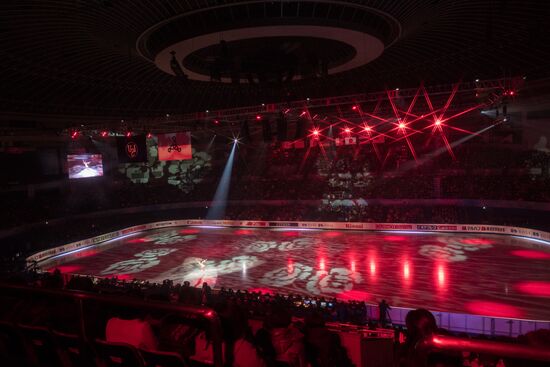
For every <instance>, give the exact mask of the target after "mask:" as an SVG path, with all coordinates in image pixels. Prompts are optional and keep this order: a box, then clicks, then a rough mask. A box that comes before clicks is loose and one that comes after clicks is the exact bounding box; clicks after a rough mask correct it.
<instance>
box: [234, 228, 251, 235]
mask: <svg viewBox="0 0 550 367" xmlns="http://www.w3.org/2000/svg"><path fill="white" fill-rule="evenodd" d="M251 233H252V231H251V230H249V229H237V230H236V231H235V234H238V235H241V236H245V235H249V234H251Z"/></svg>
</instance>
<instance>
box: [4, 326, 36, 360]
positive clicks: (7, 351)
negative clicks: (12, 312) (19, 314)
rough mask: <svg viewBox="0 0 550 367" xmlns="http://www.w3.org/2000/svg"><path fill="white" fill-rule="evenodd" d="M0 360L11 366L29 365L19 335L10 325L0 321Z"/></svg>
mask: <svg viewBox="0 0 550 367" xmlns="http://www.w3.org/2000/svg"><path fill="white" fill-rule="evenodd" d="M0 358H1V360H2V361H3V363H6V364H7V365H11V366H26V365H28V364H29V361H28V359H27V351H26V348H25V344H24V342H23V339H22V335H21V333H20V332H19V331H18V330H17V329H16V327H15V326H14V325H12V324H10V323H7V322H4V321H0Z"/></svg>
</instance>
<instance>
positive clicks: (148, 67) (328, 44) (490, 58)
mask: <svg viewBox="0 0 550 367" xmlns="http://www.w3.org/2000/svg"><path fill="white" fill-rule="evenodd" d="M0 9H1V11H0V57H1V59H2V62H1V63H0V72H1V73H2V79H3V80H2V81H3V83H2V84H3V88H1V89H0V110H1V111H2V112H3V114H2V118H0V119H6V118H11V117H9V116H19V115H20V116H24V118H27V117H25V116H29V118H32V119H35V118H38V117H40V118H42V117H44V116H60V117H65V116H69V118H70V116H79V117H80V116H91V117H94V116H95V117H97V118H105V119H108V118H113V119H115V118H118V121H120V119H127V120H131V119H136V118H139V117H140V116H163V115H165V114H167V113H173V114H179V113H186V112H195V111H204V110H206V109H210V110H214V109H221V108H232V107H239V106H247V105H252V104H258V105H259V104H261V103H272V102H282V101H287V100H292V99H305V98H307V97H310V98H317V97H328V96H337V95H345V94H353V93H361V92H368V91H376V90H381V89H384V88H397V87H400V88H407V87H412V86H416V85H418V84H419V83H421V82H424V83H425V84H426V85H437V84H446V83H454V82H456V81H458V80H460V79H462V80H474V79H476V78H480V79H492V78H501V77H503V76H511V75H527V76H528V78H529V79H528V80H533V79H537V78H538V79H541V78H546V77H550V63H548V59H549V58H550V35H549V32H550V31H549V28H548V27H547V19H549V18H550V7H548V6H547V4H546V3H545V2H544V1H539V0H491V1H487V0H470V1H456V0H339V1H336V0H332V1H331V0H280V1H273V0H270V1H267V0H265V1H264V0H254V1H252V0H205V1H180V0H133V1H125V0H89V1H69V0H49V1H47V2H36V1H32V0H20V1H13V0H11V1H10V0H8V1H3V2H2V3H1V4H0ZM174 60H175V61H174ZM6 116H8V117H6ZM24 118H23V117H22V118H20V119H24Z"/></svg>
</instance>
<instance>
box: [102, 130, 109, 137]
mask: <svg viewBox="0 0 550 367" xmlns="http://www.w3.org/2000/svg"><path fill="white" fill-rule="evenodd" d="M107 135H109V133H108V132H107V131H102V132H101V137H103V138H104V137H106V136H107Z"/></svg>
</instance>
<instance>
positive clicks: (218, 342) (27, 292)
mask: <svg viewBox="0 0 550 367" xmlns="http://www.w3.org/2000/svg"><path fill="white" fill-rule="evenodd" d="M0 292H1V296H0V297H4V296H8V295H15V296H29V297H31V298H35V297H36V296H37V295H43V296H46V297H50V298H52V299H64V300H72V301H74V303H75V307H76V308H77V310H78V317H79V326H80V330H79V334H80V337H81V338H82V339H83V340H84V341H86V340H88V336H89V333H88V331H87V325H86V320H89V319H90V318H89V316H90V315H88V314H87V311H86V309H87V307H85V306H86V305H87V304H88V303H91V302H97V303H100V304H102V305H105V306H122V307H128V308H132V309H139V310H151V311H162V312H166V313H172V314H176V315H178V316H180V317H182V318H183V319H187V320H199V321H203V322H206V324H207V327H209V328H210V331H211V335H212V352H213V358H214V366H216V367H221V366H222V365H223V359H222V335H221V323H220V320H219V318H218V315H217V314H216V312H215V311H213V310H211V309H209V308H204V307H190V306H182V305H175V304H170V303H164V302H149V301H143V300H139V299H131V298H126V297H115V296H105V295H98V294H93V293H84V292H78V291H63V290H53V289H42V288H32V287H25V286H17V285H11V284H5V283H0ZM88 309H94V308H88Z"/></svg>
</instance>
